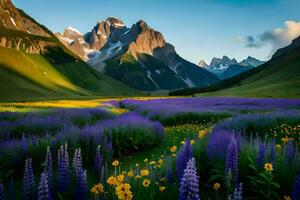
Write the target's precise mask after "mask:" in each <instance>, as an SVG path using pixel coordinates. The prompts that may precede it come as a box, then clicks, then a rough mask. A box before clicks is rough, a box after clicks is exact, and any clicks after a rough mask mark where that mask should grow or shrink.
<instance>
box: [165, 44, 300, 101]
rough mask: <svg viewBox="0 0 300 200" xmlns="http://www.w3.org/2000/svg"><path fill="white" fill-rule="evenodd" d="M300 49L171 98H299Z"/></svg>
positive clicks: (177, 92) (183, 90) (180, 92)
mask: <svg viewBox="0 0 300 200" xmlns="http://www.w3.org/2000/svg"><path fill="white" fill-rule="evenodd" d="M299 86H300V48H297V49H295V50H293V51H291V52H289V53H287V54H285V55H282V56H280V57H277V58H273V59H271V60H270V61H269V62H267V63H265V64H263V65H261V66H259V67H256V68H253V69H250V70H248V71H246V72H243V73H241V74H239V75H237V76H234V77H232V78H229V79H226V80H223V81H221V82H219V83H217V84H214V85H211V86H208V87H202V88H189V89H182V90H177V91H172V92H170V95H195V94H197V96H244V97H288V98H299V97H300V90H299Z"/></svg>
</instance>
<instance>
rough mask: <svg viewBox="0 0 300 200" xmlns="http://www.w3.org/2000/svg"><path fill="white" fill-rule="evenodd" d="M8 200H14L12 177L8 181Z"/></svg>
mask: <svg viewBox="0 0 300 200" xmlns="http://www.w3.org/2000/svg"><path fill="white" fill-rule="evenodd" d="M0 199H1V198H0ZM9 199H10V200H14V199H15V195H14V178H13V177H10V180H9Z"/></svg>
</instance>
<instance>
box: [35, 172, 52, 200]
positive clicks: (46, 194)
mask: <svg viewBox="0 0 300 200" xmlns="http://www.w3.org/2000/svg"><path fill="white" fill-rule="evenodd" d="M50 199H51V195H50V190H49V185H48V177H47V174H46V173H44V172H43V173H42V174H41V177H40V182H39V188H38V200H50Z"/></svg>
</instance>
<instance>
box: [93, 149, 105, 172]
mask: <svg viewBox="0 0 300 200" xmlns="http://www.w3.org/2000/svg"><path fill="white" fill-rule="evenodd" d="M100 150H101V147H100V145H99V146H98V147H97V150H96V155H95V161H94V168H95V171H96V172H97V173H98V174H100V171H101V167H102V160H103V156H102V155H101V151H100Z"/></svg>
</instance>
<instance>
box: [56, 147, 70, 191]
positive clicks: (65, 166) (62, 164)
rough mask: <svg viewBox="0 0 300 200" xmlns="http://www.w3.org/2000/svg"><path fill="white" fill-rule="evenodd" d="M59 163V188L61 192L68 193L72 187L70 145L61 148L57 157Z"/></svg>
mask: <svg viewBox="0 0 300 200" xmlns="http://www.w3.org/2000/svg"><path fill="white" fill-rule="evenodd" d="M57 162H58V164H57V165H58V188H57V190H58V191H59V192H67V191H68V190H69V186H70V168H69V154H68V145H67V144H65V146H62V145H61V146H60V149H59V150H58V156H57Z"/></svg>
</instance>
